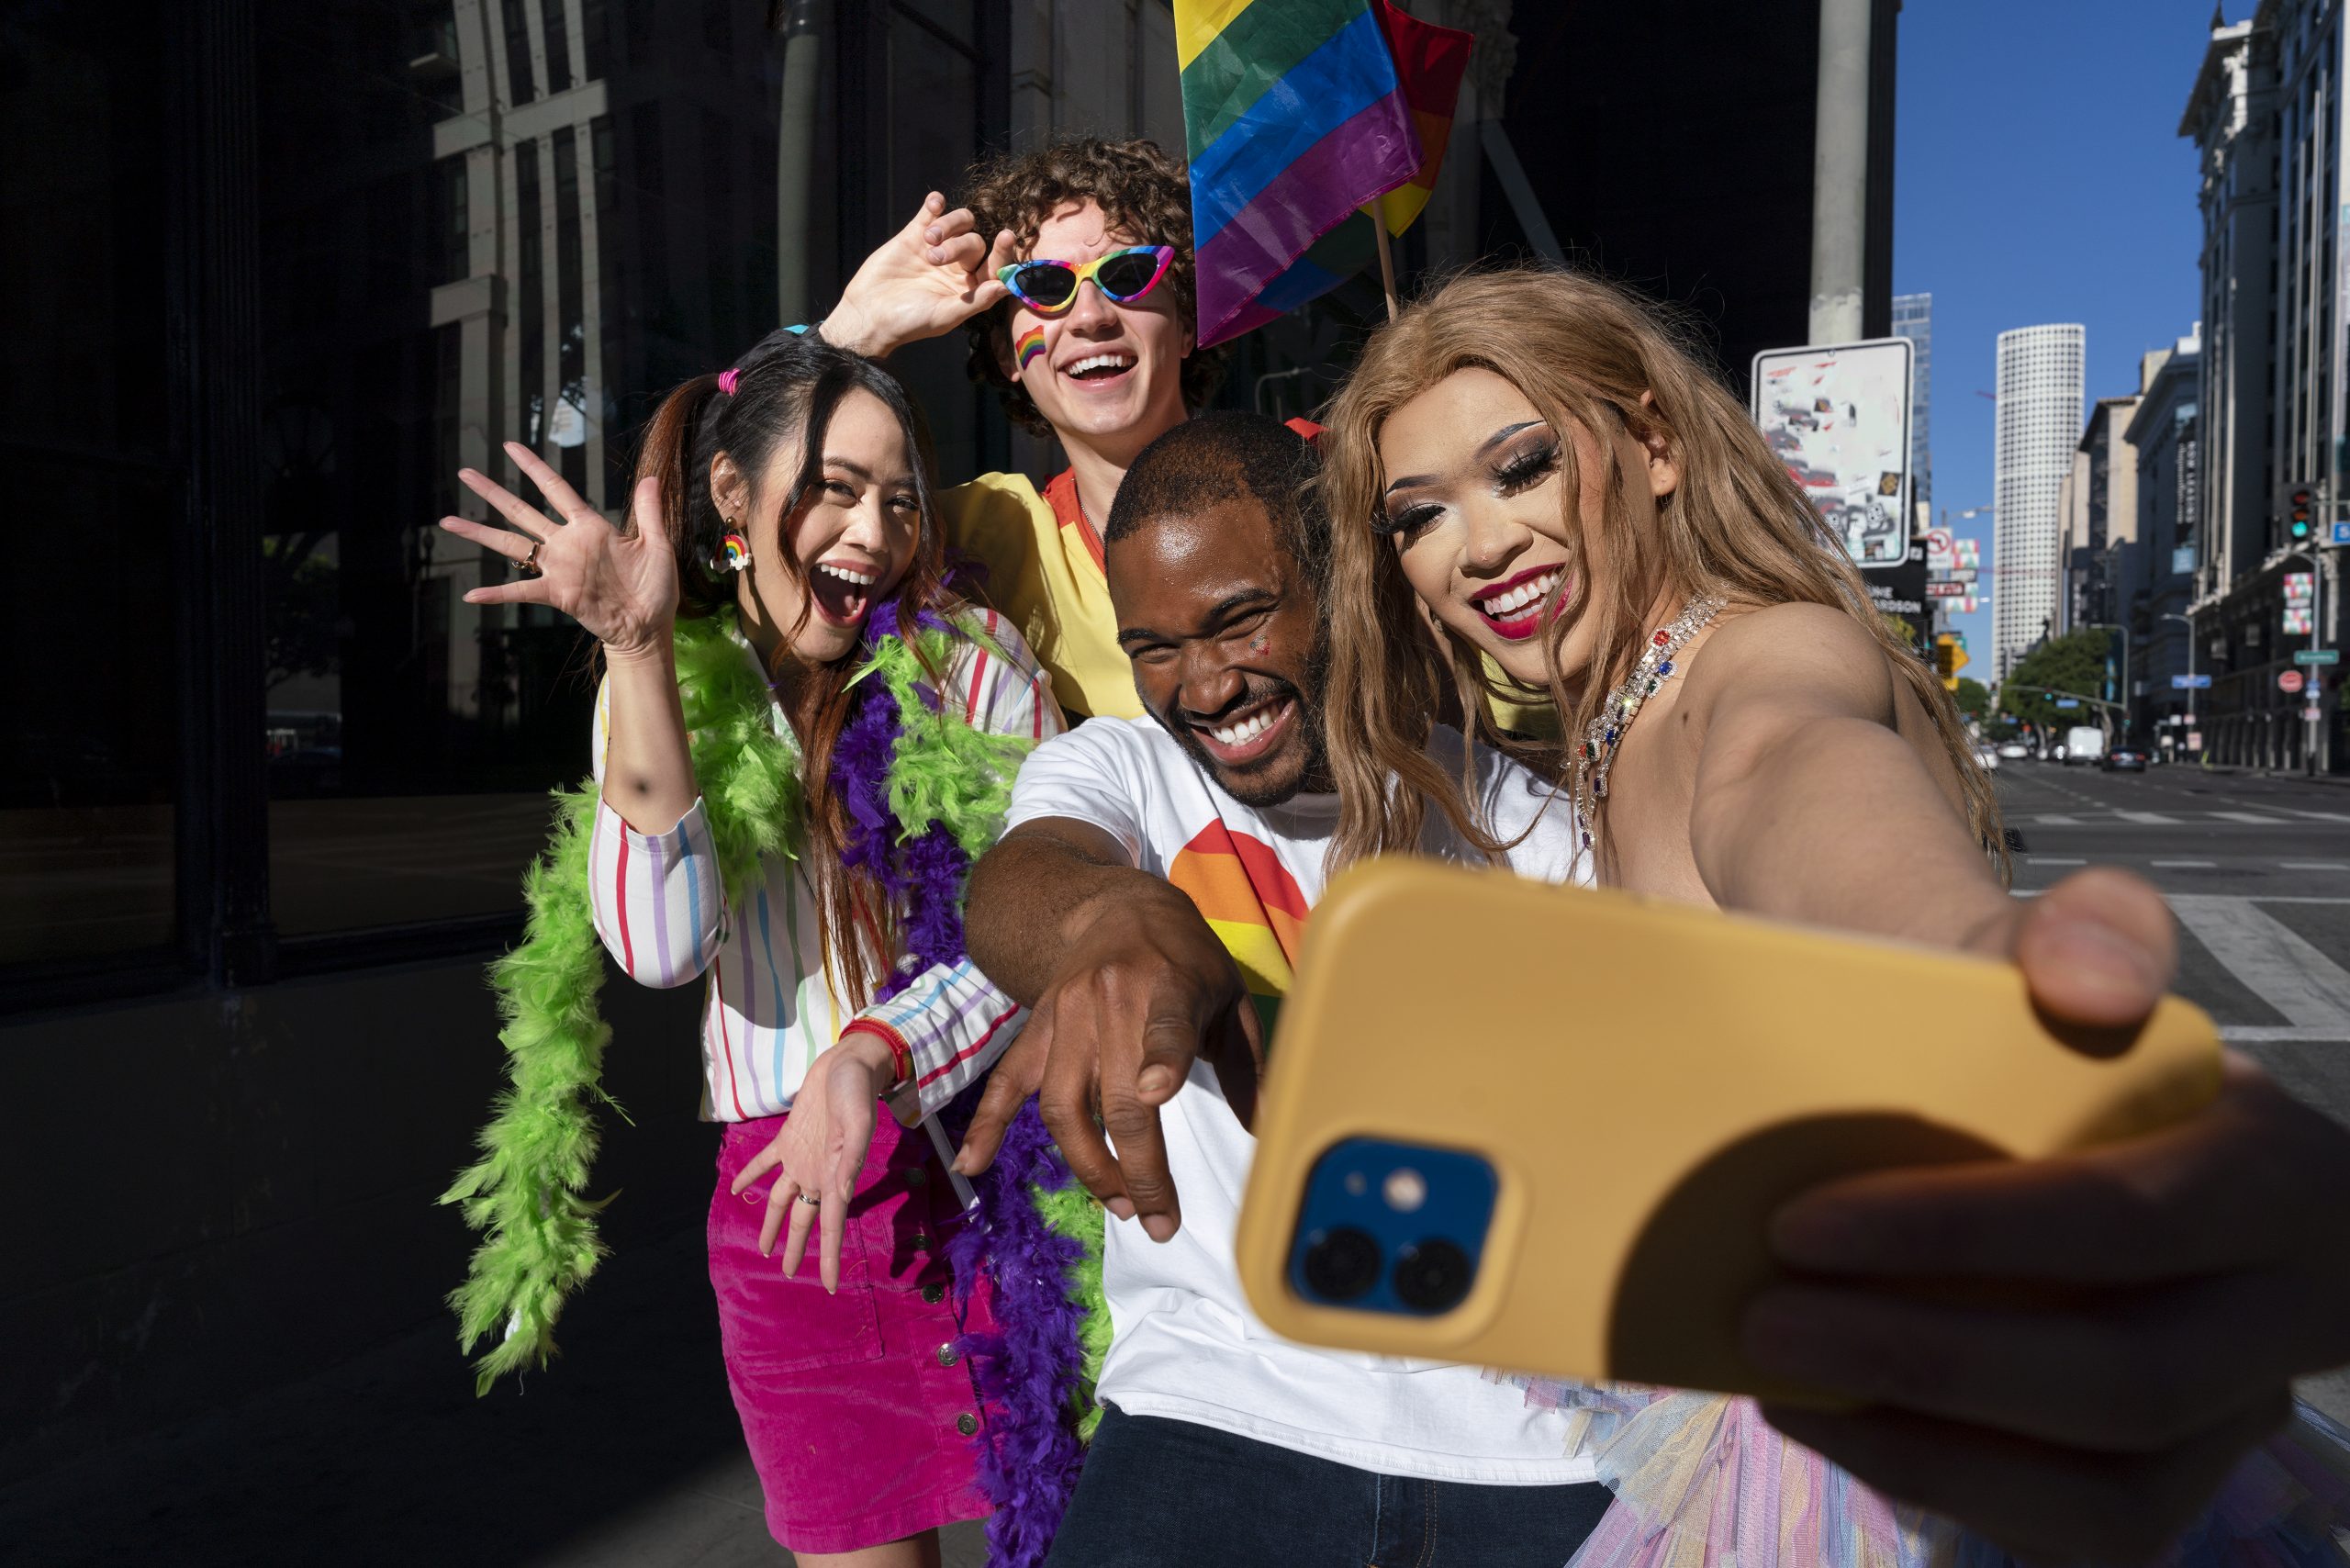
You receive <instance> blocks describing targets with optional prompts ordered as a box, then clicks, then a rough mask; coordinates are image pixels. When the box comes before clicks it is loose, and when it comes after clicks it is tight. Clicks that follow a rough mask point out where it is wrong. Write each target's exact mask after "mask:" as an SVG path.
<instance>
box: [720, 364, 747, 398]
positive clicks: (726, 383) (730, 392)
mask: <svg viewBox="0 0 2350 1568" xmlns="http://www.w3.org/2000/svg"><path fill="white" fill-rule="evenodd" d="M742 379H743V373H742V371H740V370H739V369H737V370H723V371H721V372H719V375H718V389H719V390H720V391H721V392H723V393H725V394H726V395H727V396H728V397H729V398H732V397H733V396H734V388H735V387H736V386H738V385H740V384H741V382H742Z"/></svg>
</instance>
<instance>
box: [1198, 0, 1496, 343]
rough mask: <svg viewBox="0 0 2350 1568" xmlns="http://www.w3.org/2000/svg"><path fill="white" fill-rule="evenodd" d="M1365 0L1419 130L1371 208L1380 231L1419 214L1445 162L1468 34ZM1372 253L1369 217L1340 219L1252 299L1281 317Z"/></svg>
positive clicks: (1399, 229)
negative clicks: (1415, 167) (1401, 171)
mask: <svg viewBox="0 0 2350 1568" xmlns="http://www.w3.org/2000/svg"><path fill="white" fill-rule="evenodd" d="M1371 3H1372V5H1373V6H1375V7H1376V8H1377V9H1378V12H1379V26H1380V29H1381V31H1382V32H1384V33H1385V34H1386V35H1387V47H1388V48H1389V50H1392V51H1393V54H1394V56H1395V76H1396V80H1398V81H1399V82H1401V83H1402V84H1404V101H1405V102H1407V103H1409V104H1410V105H1411V106H1412V122H1413V126H1414V128H1415V129H1417V130H1418V132H1419V135H1420V172H1419V173H1418V174H1414V175H1413V176H1412V178H1411V180H1410V182H1409V183H1408V184H1405V185H1398V186H1396V187H1395V188H1394V189H1393V190H1392V191H1389V192H1388V193H1387V194H1386V195H1385V196H1381V197H1380V198H1379V204H1378V209H1377V210H1378V212H1379V216H1380V218H1381V219H1382V220H1384V221H1385V223H1386V225H1387V232H1389V233H1390V234H1401V233H1403V232H1404V230H1406V229H1409V228H1410V227H1411V226H1412V222H1413V220H1414V219H1415V218H1418V217H1419V216H1420V209H1421V208H1423V207H1427V204H1428V197H1429V196H1431V195H1432V194H1434V192H1435V190H1436V176H1437V171H1438V168H1439V167H1440V166H1441V165H1442V163H1443V162H1444V150H1445V147H1446V144H1447V143H1449V141H1450V140H1452V111H1453V108H1454V106H1456V105H1457V104H1459V102H1460V79H1461V77H1462V76H1464V75H1466V74H1467V73H1468V70H1469V47H1470V45H1471V44H1472V43H1473V42H1474V41H1475V35H1474V34H1472V33H1466V32H1463V31H1461V30H1460V28H1439V27H1438V26H1437V25H1436V24H1435V23H1433V22H1423V21H1420V20H1419V19H1417V18H1416V17H1413V16H1411V15H1410V14H1409V13H1407V12H1404V11H1399V10H1397V9H1396V8H1395V7H1394V6H1391V5H1389V4H1388V0H1371ZM1368 211H1369V209H1366V214H1367V213H1368ZM1378 253H1379V250H1378V240H1377V236H1375V235H1373V234H1372V233H1371V224H1370V222H1369V221H1365V222H1362V223H1353V222H1347V221H1341V222H1340V223H1339V225H1338V226H1337V228H1336V229H1333V230H1330V231H1329V232H1328V233H1327V234H1325V235H1323V236H1322V238H1320V239H1319V240H1316V241H1314V243H1313V245H1312V246H1310V247H1309V248H1308V249H1307V250H1306V252H1305V254H1304V255H1302V256H1300V257H1298V258H1297V260H1296V261H1294V262H1292V263H1290V266H1289V270H1288V271H1287V272H1285V273H1283V274H1281V276H1279V277H1277V278H1275V279H1273V280H1272V281H1271V282H1270V283H1269V284H1267V285H1265V286H1264V287H1263V288H1262V289H1260V290H1259V291H1258V294H1257V299H1256V305H1257V307H1258V308H1260V309H1262V310H1263V311H1265V312H1267V313H1268V315H1270V316H1285V315H1287V314H1288V313H1289V312H1291V311H1292V310H1295V309H1297V308H1299V307H1301V306H1303V305H1304V304H1306V303H1307V302H1308V301H1311V300H1315V299H1319V298H1321V297H1323V296H1324V295H1326V294H1327V293H1329V292H1330V291H1331V290H1332V289H1334V288H1336V287H1337V286H1339V285H1340V284H1342V283H1344V282H1346V281H1347V279H1348V278H1350V277H1352V276H1354V275H1355V274H1357V273H1359V272H1360V271H1362V270H1363V269H1364V268H1365V267H1367V266H1369V265H1371V259H1372V258H1373V257H1374V256H1376V255H1377V254H1378ZM1259 319H1260V320H1261V319H1264V318H1261V317H1260V318H1259ZM1244 330H1245V329H1244Z"/></svg>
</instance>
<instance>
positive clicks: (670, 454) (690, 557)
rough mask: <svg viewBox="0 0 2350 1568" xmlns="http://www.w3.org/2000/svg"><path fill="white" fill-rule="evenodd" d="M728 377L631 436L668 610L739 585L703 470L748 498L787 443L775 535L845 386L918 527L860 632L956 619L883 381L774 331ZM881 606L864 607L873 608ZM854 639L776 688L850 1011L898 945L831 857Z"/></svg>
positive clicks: (882, 896) (787, 560) (807, 869)
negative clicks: (862, 409)
mask: <svg viewBox="0 0 2350 1568" xmlns="http://www.w3.org/2000/svg"><path fill="white" fill-rule="evenodd" d="M728 375H731V376H732V377H733V392H732V393H731V394H729V393H727V392H724V391H722V389H721V385H720V383H721V379H722V378H721V377H719V376H716V375H698V376H696V377H694V378H693V379H692V380H691V381H688V382H686V383H685V384H684V385H682V386H678V387H677V388H676V389H675V390H674V391H672V392H671V393H670V394H669V395H668V396H667V397H666V398H663V399H662V402H661V407H660V408H659V409H656V410H655V413H654V415H653V420H652V422H651V423H650V424H649V425H648V426H646V428H645V431H644V446H643V451H642V452H641V453H640V454H638V457H637V465H636V477H637V480H638V481H639V482H640V483H642V482H643V480H645V479H647V478H652V479H658V480H659V481H660V482H661V507H662V520H663V523H664V526H665V527H666V530H667V532H668V535H669V543H670V547H671V548H672V549H673V550H674V551H675V552H676V553H677V578H678V605H677V613H678V614H679V615H681V616H705V615H711V614H714V613H716V612H717V611H718V610H722V609H725V608H727V607H729V606H732V605H733V603H734V602H735V591H736V589H735V585H736V583H737V582H738V581H739V579H738V578H737V577H735V576H734V575H733V574H732V573H730V572H726V571H724V570H722V568H721V567H720V566H719V565H718V564H717V562H718V557H719V552H720V549H721V543H722V540H723V539H724V538H725V536H726V533H727V532H728V523H727V520H726V519H725V518H723V517H722V516H721V515H720V513H719V510H718V504H717V501H716V499H715V498H713V497H712V496H711V487H710V470H711V464H712V463H714V462H715V461H716V460H717V459H718V457H719V456H720V455H721V454H725V455H726V456H729V457H732V458H733V460H734V465H735V466H736V467H737V468H739V469H741V470H742V472H743V475H744V478H745V479H747V480H748V481H749V483H750V485H751V487H752V495H753V497H754V498H756V496H757V494H758V487H759V485H760V484H761V483H762V482H763V481H764V480H765V478H766V476H767V470H768V467H769V465H771V464H772V463H773V461H774V459H775V454H776V452H777V449H778V448H779V447H781V446H782V445H784V444H785V443H786V442H794V441H796V442H800V465H799V467H798V469H797V471H796V472H794V474H793V475H792V477H791V488H790V489H789V491H788V492H786V494H785V496H784V499H783V506H782V508H781V510H780V511H779V512H778V516H779V517H780V519H781V520H782V527H783V530H784V531H785V532H786V533H787V534H788V533H789V530H790V527H791V524H792V523H793V522H794V521H796V520H797V519H798V518H799V517H800V513H801V511H802V509H803V508H804V507H805V506H806V504H807V502H808V500H809V498H810V497H811V495H812V494H814V493H815V492H816V491H817V490H818V489H820V488H821V487H822V483H823V476H824V433H825V431H826V430H827V429H828V428H829V427H830V426H831V424H832V419H833V413H834V410H835V409H838V408H839V407H840V403H841V399H842V398H845V397H846V396H848V395H849V394H850V393H852V392H868V393H871V394H872V395H873V396H874V397H876V398H879V399H880V400H881V402H882V404H883V405H884V406H885V407H887V408H888V409H889V410H890V413H891V414H892V415H893V416H895V418H896V419H897V421H898V428H899V429H900V430H901V431H903V432H904V435H905V438H906V447H907V450H908V451H909V452H910V453H911V454H912V457H913V460H914V462H913V471H914V496H915V499H916V500H917V501H918V502H919V504H920V508H921V520H922V521H921V530H920V532H919V533H918V534H917V535H916V536H915V543H914V554H913V559H912V562H911V563H909V564H908V566H907V567H906V573H905V576H904V577H901V578H900V579H899V580H898V584H897V586H896V588H893V589H892V590H891V591H890V595H889V596H888V599H894V600H895V601H896V603H897V606H898V611H897V613H898V621H897V624H896V625H890V626H880V625H877V624H875V623H873V622H867V637H868V638H869V637H870V636H872V635H873V634H875V633H889V632H894V631H896V630H897V627H898V626H900V625H902V626H907V627H911V626H912V624H913V622H914V617H915V616H916V615H917V614H918V613H920V612H922V611H925V610H926V611H928V612H929V613H931V614H933V615H935V616H937V617H939V618H940V619H942V620H948V621H951V620H953V619H954V618H955V617H956V616H957V614H959V613H961V612H962V611H963V610H964V609H965V606H964V605H963V603H962V602H961V600H960V599H957V597H956V596H955V594H954V593H953V592H952V591H951V590H950V589H949V588H947V586H946V543H945V538H946V531H945V530H944V528H943V527H941V525H940V523H939V520H938V510H937V505H936V500H935V491H934V487H933V486H932V484H931V447H930V432H929V431H928V429H927V428H926V427H925V426H924V424H923V418H922V414H921V412H920V411H919V410H918V409H915V407H914V406H913V403H912V400H911V399H910V398H907V396H906V392H905V388H904V387H902V386H900V385H899V384H898V381H897V378H896V377H894V376H892V375H890V373H889V372H888V371H886V370H884V369H882V368H881V367H880V366H879V365H878V364H874V363H873V362H872V361H871V360H869V359H866V358H864V357H863V356H861V355H858V354H854V353H848V352H847V351H846V350H845V349H839V348H834V346H833V345H832V344H830V343H827V342H824V341H823V340H822V339H821V338H818V337H817V336H816V335H815V334H813V333H808V334H805V335H802V334H798V333H793V332H790V331H780V330H779V331H775V332H770V333H768V334H767V337H765V338H764V339H762V340H760V342H759V343H758V345H757V346H756V347H755V348H753V349H752V350H751V352H750V353H746V354H744V356H743V357H742V359H741V360H740V361H738V362H737V363H736V364H735V366H734V368H733V370H732V371H730V372H729V373H728ZM778 555H779V556H780V558H781V559H782V561H783V563H784V570H785V571H787V572H789V573H790V574H791V575H792V576H793V577H795V578H796V579H799V580H800V586H801V587H802V588H805V587H806V586H807V585H806V582H805V579H804V578H801V577H800V570H799V567H798V566H797V564H796V563H795V562H794V561H793V560H792V556H791V552H790V551H789V549H788V548H786V549H781V550H779V551H778ZM886 604H887V600H885V601H884V607H881V608H877V609H875V610H873V611H872V612H871V613H872V614H874V615H879V614H881V613H883V608H885V607H886ZM812 610H813V601H812V599H810V600H809V601H808V602H806V603H803V605H802V606H801V609H800V619H799V620H798V621H796V622H793V623H792V624H791V625H790V626H789V627H787V628H785V629H784V633H783V638H782V641H781V642H779V643H778V644H777V647H776V651H775V654H774V655H773V657H772V658H771V660H770V661H769V665H768V668H767V678H768V679H769V680H771V681H772V680H777V679H778V678H779V677H780V676H782V675H783V673H784V672H785V670H786V669H787V668H788V667H789V666H791V665H792V664H794V663H796V662H797V661H798V655H795V654H794V653H793V652H792V649H791V642H792V639H793V638H794V637H795V636H797V635H798V634H799V633H800V628H801V627H803V626H805V625H806V624H807V623H808V617H809V615H810V614H811V613H812ZM866 640H867V639H866V638H860V639H859V640H858V643H857V644H856V646H854V647H853V648H852V649H851V650H850V651H849V652H848V653H846V654H845V655H842V656H841V657H839V658H837V659H834V661H833V662H832V663H830V664H827V665H817V666H806V665H802V666H800V678H798V679H796V680H794V681H792V682H791V683H790V684H789V687H788V688H787V689H786V692H785V703H784V712H785V716H786V717H787V718H788V719H789V721H790V722H791V728H792V733H793V734H795V735H797V736H798V737H799V741H800V786H801V789H802V790H803V791H804V793H805V795H806V799H807V812H806V823H805V826H804V839H803V842H802V845H801V852H800V868H801V871H802V873H803V874H804V875H805V876H806V877H807V879H808V880H809V884H810V889H811V891H812V892H813V893H814V895H815V902H816V908H817V910H818V911H819V913H820V919H821V921H822V940H823V946H824V951H825V953H826V954H827V955H828V956H830V957H832V958H834V959H835V960H836V962H837V964H838V968H839V970H840V973H841V975H842V976H843V978H844V979H845V980H847V982H848V986H849V990H850V995H849V996H848V997H847V998H845V999H844V1000H845V1002H847V1004H848V1005H849V1006H851V1007H852V1008H857V1007H863V1006H864V1005H865V1004H866V1002H867V1001H869V1000H870V999H871V997H872V994H873V988H874V987H875V985H877V984H878V982H879V980H880V978H881V977H882V976H884V975H886V974H888V973H889V972H890V967H891V965H892V964H893V963H894V962H895V960H896V957H897V952H898V947H899V943H898V939H897V924H898V912H897V911H896V910H895V909H893V908H892V907H891V905H890V899H889V897H888V895H887V894H886V892H885V891H884V890H883V888H882V886H881V883H880V881H879V880H878V878H876V877H875V876H874V875H873V873H872V872H871V871H870V870H869V869H867V868H862V867H860V868H856V869H854V870H852V869H851V868H849V867H848V866H847V865H846V864H845V849H846V846H847V844H848V834H849V817H848V807H847V804H846V802H845V801H844V800H843V798H842V794H841V791H840V790H839V789H838V788H836V787H835V786H834V781H833V752H834V745H835V744H836V743H837V742H838V741H839V739H840V735H841V730H842V728H843V727H844V726H845V724H846V723H847V722H848V720H849V718H850V715H851V713H852V711H854V706H855V701H854V698H855V691H856V689H855V688H853V687H852V685H851V678H852V677H853V676H854V675H855V674H856V669H857V667H858V666H860V665H861V664H862V663H863V661H864V659H865V656H866V650H865V642H866ZM908 645H909V646H910V647H912V649H913V650H914V654H915V656H916V657H917V658H921V657H922V656H923V655H922V649H921V645H920V644H918V643H914V642H912V640H911V639H909V644H908ZM925 668H927V661H925ZM928 673H929V676H930V678H931V680H932V683H933V685H934V687H935V686H936V685H937V684H939V683H940V676H941V672H940V671H938V670H935V669H930V670H929V671H928ZM871 684H874V685H877V686H878V682H876V683H871Z"/></svg>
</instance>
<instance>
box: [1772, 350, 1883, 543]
mask: <svg viewBox="0 0 2350 1568" xmlns="http://www.w3.org/2000/svg"><path fill="white" fill-rule="evenodd" d="M1911 353H1912V350H1911V345H1910V342H1909V340H1908V339H1907V338H1879V339H1875V340H1874V341H1871V342H1860V343H1836V344H1829V345H1825V346H1822V347H1818V348H1800V349H1766V350H1764V351H1763V352H1762V353H1759V354H1756V355H1755V356H1754V383H1753V385H1754V404H1753V413H1754V422H1755V424H1756V425H1758V426H1759V427H1761V429H1762V439H1763V440H1764V441H1766V442H1769V443H1770V446H1771V450H1772V452H1773V453H1774V454H1776V455H1777V457H1778V459H1779V461H1780V462H1781V463H1784V464H1785V465H1786V469H1787V472H1788V474H1790V475H1791V476H1794V478H1795V481H1796V484H1798V485H1800V486H1802V487H1803V490H1804V494H1806V495H1807V496H1809V497H1810V498H1811V503H1812V505H1813V506H1815V507H1817V508H1818V509H1819V515H1820V516H1821V517H1823V518H1825V519H1826V520H1827V521H1828V525H1829V528H1830V530H1831V531H1832V532H1835V534H1836V535H1837V536H1838V537H1839V538H1841V540H1842V541H1843V542H1844V548H1845V550H1846V551H1847V552H1849V553H1850V554H1851V555H1852V559H1853V561H1854V562H1856V563H1857V564H1858V565H1859V566H1861V567H1862V568H1863V570H1888V569H1894V568H1898V567H1900V566H1902V565H1903V564H1904V563H1906V562H1907V561H1908V557H1909V525H1908V517H1909V490H1910V475H1909V391H1910V382H1911V378H1912V376H1913V375H1914V369H1913V361H1912V359H1911V357H1910V356H1911Z"/></svg>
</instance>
